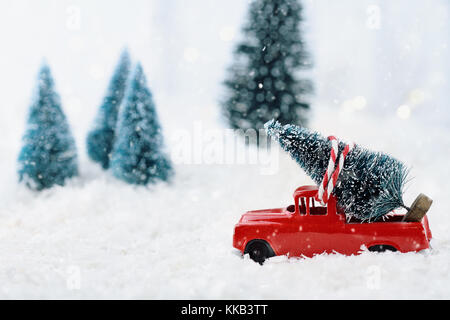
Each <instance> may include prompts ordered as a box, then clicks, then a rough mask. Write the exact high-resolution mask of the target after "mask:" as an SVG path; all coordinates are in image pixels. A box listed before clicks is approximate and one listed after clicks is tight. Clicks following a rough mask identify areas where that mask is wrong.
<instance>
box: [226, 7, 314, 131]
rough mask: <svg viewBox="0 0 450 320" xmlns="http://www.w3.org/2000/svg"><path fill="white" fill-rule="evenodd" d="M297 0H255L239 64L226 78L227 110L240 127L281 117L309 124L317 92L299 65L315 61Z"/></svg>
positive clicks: (258, 126)
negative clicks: (309, 99)
mask: <svg viewBox="0 0 450 320" xmlns="http://www.w3.org/2000/svg"><path fill="white" fill-rule="evenodd" d="M301 14H302V7H301V5H300V4H299V3H298V1H297V0H255V1H253V3H252V4H251V6H250V12H249V22H248V24H247V25H246V26H245V27H244V29H243V32H244V35H245V40H244V41H242V42H241V43H240V44H239V45H238V46H237V48H236V51H235V59H234V61H235V62H234V64H233V65H232V67H231V68H230V70H229V79H228V80H226V81H225V85H226V87H227V99H226V100H225V101H224V103H223V104H222V105H223V114H224V116H225V118H226V119H227V120H228V122H229V124H230V126H231V127H232V128H235V129H244V130H246V129H250V128H253V129H256V130H258V129H262V128H263V126H264V123H266V122H267V121H269V120H271V119H273V118H275V119H277V120H279V121H281V123H294V124H299V125H306V124H307V111H308V109H309V104H308V103H306V102H305V96H306V95H307V94H309V93H311V92H312V83H311V82H310V81H309V80H299V79H298V78H297V71H298V70H300V69H302V68H309V67H310V59H309V55H308V54H307V52H306V50H305V43H304V41H303V39H302V37H301V33H300V30H299V24H300V22H301V21H302V16H301Z"/></svg>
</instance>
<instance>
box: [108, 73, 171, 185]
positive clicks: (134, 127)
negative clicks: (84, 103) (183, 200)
mask: <svg viewBox="0 0 450 320" xmlns="http://www.w3.org/2000/svg"><path fill="white" fill-rule="evenodd" d="M163 148H164V142H163V136H162V132H161V126H160V124H159V120H158V116H157V113H156V109H155V104H154V102H153V98H152V94H151V92H150V90H149V89H148V87H147V81H146V78H145V75H144V72H143V69H142V66H141V65H140V64H138V65H137V66H136V70H135V72H134V74H133V76H132V77H131V81H130V84H129V87H128V89H127V93H126V96H125V101H124V104H123V106H122V109H121V111H120V113H119V122H118V128H117V140H116V143H115V145H114V149H113V154H112V159H111V169H112V172H113V174H114V175H115V176H116V177H117V178H119V179H121V180H124V181H126V182H128V183H130V184H138V185H147V184H149V183H154V182H156V181H157V180H161V181H168V180H169V179H170V177H171V176H172V174H173V169H172V165H171V163H170V161H169V159H168V158H167V156H166V154H165V153H164V151H163Z"/></svg>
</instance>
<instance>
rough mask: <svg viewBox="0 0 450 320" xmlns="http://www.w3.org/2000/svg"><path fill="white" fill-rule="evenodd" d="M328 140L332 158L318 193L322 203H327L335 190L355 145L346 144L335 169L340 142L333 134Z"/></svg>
mask: <svg viewBox="0 0 450 320" xmlns="http://www.w3.org/2000/svg"><path fill="white" fill-rule="evenodd" d="M328 140H330V141H331V152H330V160H329V162H328V168H327V171H326V172H325V174H324V176H323V180H322V183H321V184H320V186H319V191H318V193H317V200H319V201H320V203H321V204H322V205H325V204H326V203H327V202H328V199H329V195H331V193H332V192H333V190H334V187H335V186H336V184H337V181H338V178H339V174H340V173H341V171H342V168H343V167H344V161H345V158H346V157H347V154H348V153H349V152H350V151H351V150H352V149H353V148H354V147H355V144H354V143H350V144H347V145H346V146H345V148H344V150H343V151H342V154H341V156H340V157H339V162H338V164H337V167H336V169H335V168H334V167H335V164H336V159H337V155H338V148H339V142H338V140H337V139H336V138H335V137H333V136H330V137H328ZM330 178H331V179H330Z"/></svg>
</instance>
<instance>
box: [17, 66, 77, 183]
mask: <svg viewBox="0 0 450 320" xmlns="http://www.w3.org/2000/svg"><path fill="white" fill-rule="evenodd" d="M18 164H19V169H18V174H19V180H20V181H22V182H24V183H25V184H26V185H27V186H28V187H29V188H31V189H34V190H43V189H47V188H51V187H52V186H54V185H60V186H62V185H64V183H65V181H66V180H67V179H69V178H72V177H74V176H77V175H78V163H77V151H76V146H75V140H74V138H73V136H72V133H71V131H70V127H69V124H68V122H67V119H66V116H65V115H64V113H63V110H62V109H61V101H60V97H59V95H58V94H57V93H56V91H55V86H54V81H53V78H52V75H51V73H50V68H49V67H48V65H47V64H43V66H42V67H41V70H40V72H39V76H38V85H37V88H36V92H35V96H34V98H33V101H32V104H31V106H30V110H29V115H28V123H27V126H26V132H25V134H24V136H23V147H22V149H21V151H20V154H19V157H18Z"/></svg>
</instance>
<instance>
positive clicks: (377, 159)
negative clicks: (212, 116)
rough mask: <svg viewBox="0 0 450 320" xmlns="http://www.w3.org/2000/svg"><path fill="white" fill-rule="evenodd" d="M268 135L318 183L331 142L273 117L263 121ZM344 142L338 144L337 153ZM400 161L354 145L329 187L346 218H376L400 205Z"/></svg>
mask: <svg viewBox="0 0 450 320" xmlns="http://www.w3.org/2000/svg"><path fill="white" fill-rule="evenodd" d="M266 130H267V133H268V135H269V136H271V137H272V138H273V139H274V140H276V141H278V142H279V143H280V145H281V147H282V148H283V149H284V150H285V151H287V152H288V153H289V154H290V155H291V157H292V158H293V159H294V160H295V161H296V162H297V163H298V164H299V165H300V167H301V168H302V169H303V170H305V172H306V173H307V174H308V175H309V176H310V177H311V178H312V179H313V180H314V182H315V183H317V184H318V185H320V183H321V182H322V179H323V176H324V174H325V172H326V170H327V166H328V161H329V158H330V151H331V142H330V141H329V140H328V139H326V138H325V137H323V136H321V135H320V134H318V133H317V132H312V131H310V130H308V129H306V128H302V127H298V126H295V125H285V126H281V124H280V123H279V122H276V121H274V120H272V121H270V122H268V123H267V124H266ZM344 148H345V144H344V143H342V142H340V143H339V155H340V154H341V153H342V151H343V150H344ZM407 171H408V170H407V169H406V167H405V165H404V164H403V163H401V162H400V161H398V160H397V159H394V158H392V157H391V156H389V155H387V154H384V153H381V152H373V151H370V150H367V149H364V148H362V147H360V146H355V148H354V149H352V150H351V151H350V152H349V153H348V155H347V157H346V158H345V162H344V166H343V169H342V171H341V173H340V175H339V179H338V182H337V184H336V186H335V188H334V190H333V194H334V195H335V196H336V199H337V202H338V205H339V206H340V207H341V208H343V209H344V211H345V213H346V214H347V215H348V216H349V217H350V216H354V217H356V218H357V219H360V220H363V221H364V220H369V221H371V220H377V219H379V218H381V217H382V216H384V215H385V214H387V213H389V212H391V211H392V210H394V209H397V208H400V207H403V208H406V207H405V205H404V203H403V199H402V196H403V188H404V184H405V182H406V178H407Z"/></svg>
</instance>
